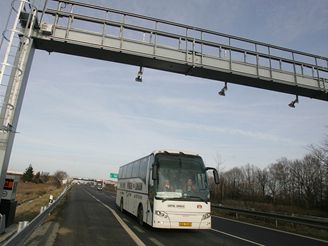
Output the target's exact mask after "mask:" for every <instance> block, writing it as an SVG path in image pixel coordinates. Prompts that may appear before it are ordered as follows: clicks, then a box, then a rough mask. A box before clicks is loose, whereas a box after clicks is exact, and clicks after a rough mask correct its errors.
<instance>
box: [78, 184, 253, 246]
mask: <svg viewBox="0 0 328 246" xmlns="http://www.w3.org/2000/svg"><path fill="white" fill-rule="evenodd" d="M84 189H85V190H86V192H88V193H90V194H91V195H93V196H94V197H96V198H97V199H99V200H100V201H101V202H102V203H104V204H106V205H108V206H110V207H111V208H112V209H114V210H115V211H116V212H117V213H118V214H119V215H120V216H121V218H122V219H123V221H124V222H125V223H126V224H127V225H128V226H129V227H130V228H131V229H132V230H133V232H134V233H135V234H136V235H137V236H138V237H139V238H140V239H141V240H142V241H143V242H144V243H145V244H146V245H157V246H161V245H227V246H228V245H229V246H230V245H232V246H233V245H258V244H256V243H252V242H248V241H245V240H243V239H240V238H235V237H231V236H228V235H224V234H221V233H218V232H216V231H212V230H199V231H197V230H163V229H156V228H152V227H150V226H147V225H145V226H143V227H140V226H139V224H138V223H137V221H136V219H135V217H133V216H131V215H129V214H127V213H124V214H122V213H121V212H120V211H119V210H118V209H117V207H116V204H115V196H114V195H113V194H111V193H106V192H100V191H97V190H95V189H92V188H89V187H85V188H84Z"/></svg>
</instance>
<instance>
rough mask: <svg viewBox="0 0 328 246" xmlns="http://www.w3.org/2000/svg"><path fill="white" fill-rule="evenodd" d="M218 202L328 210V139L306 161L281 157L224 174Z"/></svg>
mask: <svg viewBox="0 0 328 246" xmlns="http://www.w3.org/2000/svg"><path fill="white" fill-rule="evenodd" d="M220 178H221V181H220V184H219V186H213V188H214V189H212V193H213V194H212V198H213V200H214V202H219V203H221V202H224V200H226V199H232V200H243V201H256V202H269V203H272V204H281V205H290V206H299V207H304V208H319V209H323V210H326V211H327V210H328V136H327V137H326V139H325V141H323V143H322V144H320V145H318V146H314V145H311V146H310V147H309V153H307V154H306V155H305V156H304V158H302V159H297V160H289V159H287V158H281V159H279V160H277V161H276V162H275V163H272V164H270V165H269V166H267V167H265V168H263V169H261V168H259V167H256V166H254V165H250V164H247V165H245V166H242V167H235V168H232V169H231V170H228V171H225V172H221V173H220Z"/></svg>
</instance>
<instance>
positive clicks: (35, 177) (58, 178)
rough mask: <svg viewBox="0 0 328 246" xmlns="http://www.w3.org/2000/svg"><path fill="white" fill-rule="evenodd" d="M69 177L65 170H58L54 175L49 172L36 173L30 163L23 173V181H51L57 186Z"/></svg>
mask: <svg viewBox="0 0 328 246" xmlns="http://www.w3.org/2000/svg"><path fill="white" fill-rule="evenodd" d="M67 177H68V175H67V173H66V172H65V171H56V172H55V173H54V174H53V175H50V174H49V172H41V173H40V172H37V173H36V174H34V170H33V167H32V165H31V164H30V165H29V166H28V167H27V168H26V169H25V172H24V173H23V176H22V181H23V182H33V183H36V184H39V183H48V182H51V183H53V184H55V185H56V186H61V184H62V181H63V180H64V179H66V178H67Z"/></svg>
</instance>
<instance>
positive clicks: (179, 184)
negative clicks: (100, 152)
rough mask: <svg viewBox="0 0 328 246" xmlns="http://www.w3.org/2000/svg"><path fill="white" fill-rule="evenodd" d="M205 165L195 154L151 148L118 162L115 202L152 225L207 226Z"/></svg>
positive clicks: (196, 227) (216, 173) (169, 226)
mask: <svg viewBox="0 0 328 246" xmlns="http://www.w3.org/2000/svg"><path fill="white" fill-rule="evenodd" d="M208 170H212V171H213V175H214V181H215V183H216V184H218V182H219V180H218V172H217V170H216V169H214V168H210V167H207V168H206V167H205V165H204V162H203V160H202V158H201V157H200V156H199V155H195V154H189V153H183V152H175V151H155V152H153V153H151V154H150V155H148V156H145V157H143V158H141V159H138V160H136V161H133V162H131V163H128V164H126V165H124V166H121V167H120V169H119V175H118V186H117V195H116V205H117V206H119V208H120V210H121V211H122V212H123V211H128V212H129V213H131V214H133V215H135V216H137V218H138V221H139V224H140V225H142V224H143V223H147V224H148V225H150V226H152V227H156V228H179V229H210V228H211V204H210V192H209V185H208V179H207V175H206V172H207V171H208Z"/></svg>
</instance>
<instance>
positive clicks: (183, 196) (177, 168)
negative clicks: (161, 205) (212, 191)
mask: <svg viewBox="0 0 328 246" xmlns="http://www.w3.org/2000/svg"><path fill="white" fill-rule="evenodd" d="M157 165H158V180H157V184H156V198H157V199H165V200H169V199H177V200H193V201H194V200H202V201H208V197H209V190H208V185H207V178H206V173H205V167H204V163H203V161H202V159H201V158H200V157H198V156H189V155H172V154H158V155H157Z"/></svg>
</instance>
